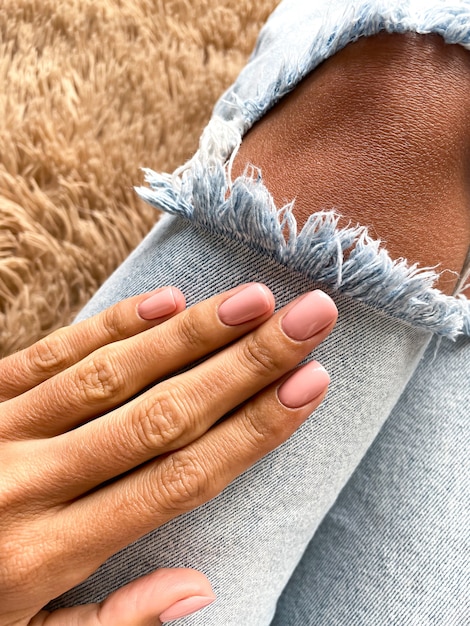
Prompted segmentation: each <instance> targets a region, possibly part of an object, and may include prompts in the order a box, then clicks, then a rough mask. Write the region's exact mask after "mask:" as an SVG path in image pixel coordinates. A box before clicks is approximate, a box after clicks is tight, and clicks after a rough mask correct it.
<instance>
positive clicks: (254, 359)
mask: <svg viewBox="0 0 470 626" xmlns="http://www.w3.org/2000/svg"><path fill="white" fill-rule="evenodd" d="M243 361H244V363H245V364H246V366H247V367H248V368H249V369H250V370H251V371H253V373H254V374H255V375H257V376H270V375H272V374H273V372H276V371H278V370H280V369H281V367H282V359H281V358H280V356H279V355H278V354H277V353H276V350H275V349H273V347H271V346H267V345H264V344H263V343H262V342H261V341H260V340H259V339H257V338H255V337H248V338H247V339H246V341H245V342H244V343H243Z"/></svg>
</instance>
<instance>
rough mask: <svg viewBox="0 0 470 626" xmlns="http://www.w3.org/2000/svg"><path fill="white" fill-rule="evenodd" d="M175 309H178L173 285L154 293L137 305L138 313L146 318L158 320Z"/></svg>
mask: <svg viewBox="0 0 470 626" xmlns="http://www.w3.org/2000/svg"><path fill="white" fill-rule="evenodd" d="M174 311H176V301H175V296H174V295H173V289H172V288H171V287H167V288H166V289H162V290H161V291H158V292H157V293H154V294H153V295H152V296H150V298H147V300H144V301H143V302H141V303H140V304H139V306H138V307H137V313H138V314H139V316H140V317H141V318H142V319H144V320H156V319H158V318H159V317H164V316H165V315H170V313H174Z"/></svg>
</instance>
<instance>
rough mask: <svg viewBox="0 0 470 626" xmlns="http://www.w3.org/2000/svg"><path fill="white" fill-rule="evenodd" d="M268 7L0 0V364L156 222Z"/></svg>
mask: <svg viewBox="0 0 470 626" xmlns="http://www.w3.org/2000/svg"><path fill="white" fill-rule="evenodd" d="M278 2H279V0H236V2H234V1H233V0H1V6H0V85H1V90H0V355H6V354H8V353H10V352H12V351H14V350H17V349H19V348H22V347H24V346H26V345H28V344H30V343H32V342H34V341H35V340H37V339H38V338H40V337H41V336H44V335H45V334H47V333H48V332H50V331H51V330H52V329H54V328H56V327H58V326H60V325H63V324H67V323H69V322H70V320H71V318H72V316H73V315H74V314H75V313H76V312H77V311H78V310H79V309H80V307H81V306H82V305H83V303H84V302H86V300H87V299H88V298H89V297H90V296H91V295H92V294H93V292H94V291H95V290H96V288H97V287H98V286H99V285H100V284H101V283H102V282H103V281H104V280H105V278H106V277H107V276H108V275H109V274H110V273H111V272H112V270H113V269H114V268H115V267H116V266H117V265H118V264H119V263H120V262H121V261H122V260H123V259H124V258H125V257H126V256H127V254H128V253H129V252H130V250H132V249H133V248H134V247H135V246H136V244H137V243H138V242H139V241H140V240H141V239H142V237H143V236H144V234H145V233H146V232H147V231H148V230H149V228H150V227H151V225H152V224H153V223H154V221H155V220H156V219H157V215H156V214H155V212H154V210H153V209H151V208H149V207H148V206H146V205H145V204H144V203H142V202H141V201H139V200H138V199H137V197H136V196H135V194H134V191H133V189H132V186H133V185H135V184H141V182H142V176H141V173H140V172H139V167H141V166H143V165H145V166H150V167H152V168H154V169H158V170H166V171H171V170H173V169H174V168H175V167H176V166H177V165H180V164H181V163H182V162H184V161H185V160H186V159H187V158H188V157H190V156H191V155H192V153H193V152H194V150H195V149H196V147H197V141H198V137H199V134H200V132H201V130H202V128H203V126H204V125H205V123H206V122H207V120H208V118H209V115H210V111H211V108H212V106H213V104H214V102H215V100H216V99H217V97H218V96H219V95H220V94H221V93H222V91H223V90H224V89H225V88H226V87H227V86H228V85H229V84H230V83H231V82H232V81H233V79H234V78H235V76H236V75H237V73H238V72H239V70H240V68H241V67H242V66H243V64H244V62H245V61H246V59H247V56H248V54H249V52H250V51H251V49H252V47H253V45H254V42H255V39H256V36H257V34H258V32H259V29H260V27H261V26H262V24H263V23H264V22H265V20H266V18H267V16H268V15H269V13H270V12H271V11H272V10H273V8H274V7H275V5H276V4H278Z"/></svg>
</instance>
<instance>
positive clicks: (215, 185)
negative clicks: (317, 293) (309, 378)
mask: <svg viewBox="0 0 470 626" xmlns="http://www.w3.org/2000/svg"><path fill="white" fill-rule="evenodd" d="M384 29H385V30H388V31H389V32H404V31H406V30H409V31H415V32H423V33H424V32H437V33H439V34H441V35H442V36H443V37H445V38H446V40H448V41H451V42H454V43H461V44H462V45H465V46H468V45H469V42H470V36H469V33H470V2H468V1H465V2H463V1H461V2H455V3H449V2H445V1H436V0H434V1H432V2H431V1H426V2H418V1H416V2H412V1H409V2H398V1H393V2H385V1H381V2H379V1H377V2H346V0H344V1H342V2H340V1H338V0H334V1H331V2H327V1H326V0H324V1H322V2H315V3H310V2H302V1H301V0H285V1H284V2H283V3H282V4H281V5H280V6H279V8H278V9H277V10H276V11H275V12H274V13H273V15H272V17H271V18H270V20H269V21H268V23H267V25H266V26H265V28H264V29H263V31H262V34H261V36H260V40H259V43H258V45H257V47H256V49H255V52H254V54H253V56H252V59H251V61H250V63H249V64H248V65H247V67H246V68H245V70H244V71H243V72H242V73H241V75H240V78H239V79H238V80H237V82H236V83H235V85H234V86H233V87H232V88H231V89H230V90H229V91H228V92H227V93H226V94H225V95H224V96H223V97H222V98H221V100H220V101H219V103H218V104H217V105H216V108H215V111H214V116H213V118H212V120H211V122H210V123H209V125H208V127H207V128H206V131H205V132H204V134H203V137H202V138H201V145H200V150H199V151H198V153H197V154H196V155H195V156H194V158H193V159H192V160H191V161H190V162H189V163H188V164H186V165H185V166H183V167H182V168H180V169H179V170H178V171H177V172H175V174H174V175H172V176H171V175H167V174H157V173H155V172H151V171H149V170H147V179H148V182H149V183H150V186H151V189H147V188H141V189H139V193H140V195H141V196H142V197H143V198H144V199H146V200H147V201H149V202H151V203H152V204H154V205H155V206H157V207H160V208H162V209H164V210H166V211H168V212H169V213H172V214H173V215H170V216H166V217H165V218H164V219H162V220H161V221H160V222H159V223H158V224H157V225H156V227H155V228H154V229H153V230H152V232H151V233H150V234H149V235H148V236H147V237H146V239H145V240H144V241H143V242H142V244H141V245H140V246H139V247H138V248H137V249H136V250H135V251H134V252H133V253H132V255H131V256H130V257H129V258H128V260H127V261H126V262H125V263H124V264H123V265H122V266H121V267H120V268H119V269H118V270H117V271H116V272H115V273H114V274H113V276H111V278H110V279H109V280H108V281H107V282H106V283H105V285H104V286H103V287H102V288H101V289H100V290H99V291H98V293H97V294H96V295H95V297H94V298H93V299H92V300H91V301H90V303H89V304H88V305H87V307H85V309H84V310H83V311H82V313H81V314H80V316H79V319H83V318H85V317H89V316H91V315H93V314H95V313H97V312H98V311H100V310H102V309H104V308H106V307H107V306H109V305H110V304H112V303H113V302H116V301H118V300H120V299H122V298H125V297H128V296H130V295H134V294H137V293H141V292H143V291H148V290H150V289H153V288H155V287H157V286H162V285H167V284H172V285H176V286H177V287H179V288H180V289H181V290H182V291H183V292H184V294H185V295H186V297H187V301H188V305H191V304H194V303H195V302H198V301H200V300H202V299H204V298H207V297H209V296H211V295H213V294H215V293H219V292H221V291H224V290H225V289H228V288H230V287H233V286H235V285H238V284H240V283H242V282H247V281H253V280H256V281H261V282H264V283H266V284H267V285H268V286H269V287H270V288H271V289H272V290H273V293H274V294H275V296H276V302H277V306H278V307H280V306H282V305H283V304H285V303H287V302H288V301H289V300H291V299H292V298H293V297H295V296H296V295H298V294H300V293H303V292H305V291H307V290H309V289H312V288H315V287H320V288H322V289H324V290H325V291H327V292H328V293H330V294H331V295H332V297H333V298H334V300H335V302H336V304H337V306H338V309H339V321H338V324H337V327H336V328H335V330H334V332H333V333H332V335H331V336H330V337H329V338H328V339H327V340H326V341H325V342H324V343H323V344H322V345H321V346H320V347H319V348H317V349H316V350H315V354H314V355H311V356H310V357H309V358H312V356H314V357H315V358H316V359H318V360H319V361H320V362H321V363H322V364H323V365H324V366H325V367H326V369H327V370H328V372H329V373H330V375H331V378H332V383H331V387H330V392H329V394H328V397H327V399H326V401H325V402H324V403H323V404H322V405H321V406H320V408H319V409H317V411H316V412H315V413H314V414H313V415H312V416H311V417H310V418H309V420H307V422H306V423H305V424H304V425H303V426H302V427H301V428H300V429H299V430H298V431H297V432H296V433H295V434H294V435H293V436H292V437H291V438H290V439H289V440H288V441H287V442H286V443H285V444H284V445H282V446H281V447H279V448H278V449H277V450H275V451H274V452H273V453H271V454H270V455H268V456H267V457H266V458H264V459H262V460H261V461H260V462H259V463H257V464H256V465H255V466H254V467H253V468H251V469H250V470H248V471H247V472H245V473H244V474H243V475H242V476H240V477H239V478H238V479H237V480H236V481H234V483H232V485H230V486H229V487H228V488H227V489H226V490H225V491H224V492H223V493H222V494H220V495H219V496H218V497H217V498H215V499H214V500H212V501H211V502H209V503H207V504H206V505H203V506H202V507H200V508H198V509H197V510H195V511H192V512H190V513H188V514H186V515H183V516H181V517H179V518H177V519H176V520H173V521H171V522H169V523H167V524H165V525H164V526H163V527H161V528H158V529H156V530H155V531H153V532H152V533H150V534H148V535H147V536H145V537H143V538H142V539H140V540H139V541H137V542H135V543H134V544H132V545H131V546H129V547H128V548H126V549H125V550H123V551H121V552H119V553H118V554H116V555H115V556H113V557H112V558H111V559H109V560H108V561H107V562H106V563H105V564H104V565H103V566H102V567H101V568H100V569H99V570H98V572H96V573H95V574H94V575H93V576H91V577H90V578H89V579H88V580H87V581H85V582H84V583H82V584H81V585H79V586H78V587H76V588H75V589H73V590H71V591H70V592H68V593H67V594H65V595H64V596H62V597H61V598H59V599H58V600H56V601H54V602H53V603H52V604H51V608H56V607H60V606H70V605H72V604H79V603H85V602H92V601H97V600H100V599H102V598H104V597H105V596H106V595H108V594H109V593H110V592H111V591H113V590H114V589H116V588H118V587H120V586H122V585H123V584H125V583H126V582H128V581H130V580H132V579H134V578H136V577H138V576H140V575H143V574H145V573H147V572H150V571H152V570H154V569H156V568H158V567H172V566H190V567H194V568H197V569H200V570H201V571H203V572H204V573H205V574H206V575H207V576H208V577H209V579H210V581H211V583H212V585H213V587H214V591H215V593H216V595H217V596H218V600H217V601H216V602H215V603H214V604H213V605H211V606H209V607H208V608H206V609H204V611H202V612H201V613H196V614H195V615H193V616H189V617H186V618H182V619H181V620H179V621H178V624H182V625H186V626H196V625H202V624H204V625H205V626H231V625H234V626H235V625H237V626H238V625H239V624H247V625H249V626H267V625H269V624H275V625H276V626H280V625H281V624H282V625H288V626H290V625H292V626H293V625H294V624H295V625H296V626H297V625H299V626H304V625H309V624H312V625H313V624H325V625H326V624H328V625H332V626H335V625H336V624H341V625H343V624H344V625H348V626H349V625H356V624H357V625H361V626H369V625H370V626H376V625H377V626H379V625H382V624H394V625H395V624H396V625H399V624H400V625H401V624H403V625H404V624H407V625H408V624H420V625H421V624H433V625H434V624H436V625H437V624H446V625H447V624H458V625H459V626H460V625H463V624H465V623H467V622H466V621H464V620H465V619H466V615H465V613H464V611H465V605H464V597H465V592H464V586H463V585H464V581H465V576H466V574H467V579H468V564H467V563H466V557H465V554H466V552H465V550H468V519H467V522H465V517H464V507H465V489H464V482H465V480H466V479H467V477H468V466H466V462H467V456H468V453H467V455H466V456H465V447H466V449H467V450H468V444H469V438H468V428H466V424H465V418H466V416H467V414H468V383H467V382H466V381H467V380H468V373H469V369H468V368H469V362H470V361H469V359H470V356H469V354H470V353H469V350H470V344H469V339H468V337H467V335H468V334H470V308H469V303H468V300H467V299H465V298H464V297H458V298H454V297H448V296H444V295H443V294H441V293H440V292H439V291H437V290H436V289H434V288H433V286H432V284H433V281H434V279H435V275H434V274H433V273H432V272H431V271H421V270H418V269H417V268H414V267H411V268H410V267H407V266H406V264H405V263H403V262H392V261H391V260H390V258H389V257H388V255H387V253H386V252H385V251H384V250H381V249H380V248H379V246H378V244H377V242H374V241H373V240H372V239H371V238H370V237H369V235H368V234H367V231H366V230H365V229H364V228H361V227H358V228H351V229H342V230H341V229H338V228H337V227H336V222H335V219H336V217H335V215H334V213H332V212H329V211H325V212H322V213H317V214H315V215H313V216H312V217H311V219H310V220H309V222H308V223H307V224H306V226H305V227H304V229H303V230H302V232H301V233H299V234H297V233H296V224H295V219H294V216H293V214H292V210H291V206H289V205H288V206H286V207H283V208H281V210H280V211H278V210H277V208H276V207H275V206H274V203H273V201H272V199H271V197H270V195H269V192H268V190H267V189H266V187H265V186H264V184H263V181H262V178H261V176H260V175H259V173H258V172H257V171H256V170H254V171H253V175H252V176H249V175H247V176H242V177H240V178H239V179H237V180H235V181H232V180H231V175H230V167H231V162H232V157H233V155H234V153H235V151H236V149H237V147H238V146H239V145H240V142H241V139H242V136H243V134H244V133H245V132H246V131H247V129H248V128H249V127H250V126H251V125H252V124H253V123H254V122H255V121H256V120H257V119H259V118H260V117H261V116H262V115H263V114H264V113H265V112H266V111H267V110H268V109H269V108H270V107H271V106H272V105H273V104H274V103H275V102H276V101H277V100H279V98H280V97H282V95H284V94H285V93H287V92H288V91H290V90H291V89H293V88H294V87H295V85H296V84H297V83H298V82H299V81H300V80H301V79H302V78H303V77H304V76H305V75H306V74H307V73H308V72H309V71H311V70H313V69H314V68H315V67H316V66H317V65H318V63H320V62H321V61H322V60H323V59H325V58H327V57H328V56H331V55H332V54H334V53H335V52H336V51H337V50H339V49H340V48H342V47H344V46H345V45H347V43H349V42H351V41H354V40H356V39H357V38H358V37H360V36H366V35H370V34H374V33H376V32H378V31H380V30H384ZM255 165H256V164H255ZM226 194H228V196H227V197H226ZM345 252H347V253H348V254H345ZM433 334H434V335H440V336H443V337H444V338H443V339H442V341H441V343H440V346H439V349H438V350H437V352H436V346H435V343H434V342H435V339H432V337H433ZM449 338H451V339H454V340H455V339H456V341H455V343H452V342H451V341H450V339H449ZM428 346H429V348H428ZM427 348H428V350H427V352H426V356H425V358H424V359H423V360H422V357H423V354H424V353H425V351H426V349H427ZM420 361H421V363H420ZM417 368H418V369H417ZM464 368H466V369H464ZM462 388H464V391H462ZM465 398H466V399H467V404H466V405H465V404H462V402H465ZM465 407H467V408H465ZM389 416H390V417H389ZM387 418H388V421H387V423H386V424H385V427H384V428H383V429H382V431H381V428H382V426H383V425H384V423H385V420H387ZM379 431H381V432H380V435H379V436H378V438H377V440H376V441H375V443H374V440H375V439H376V437H377V435H378V434H379ZM371 446H372V447H371ZM449 482H450V483H451V484H449ZM338 496H339V498H338ZM337 498H338V500H337V502H336V503H335V501H336V499H337ZM467 504H468V502H467ZM467 512H468V508H467ZM90 524H93V520H92V519H91V520H90ZM465 546H467V547H465ZM466 570H467V571H466ZM435 572H437V574H435ZM467 595H468V594H467ZM431 596H432V597H431ZM379 604H382V605H383V606H378V605H379ZM276 609H277V613H276ZM386 609H387V610H386ZM428 609H429V610H428Z"/></svg>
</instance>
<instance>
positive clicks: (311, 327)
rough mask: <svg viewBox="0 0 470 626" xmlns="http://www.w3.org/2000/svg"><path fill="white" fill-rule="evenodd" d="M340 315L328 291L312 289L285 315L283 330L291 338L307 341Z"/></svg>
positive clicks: (282, 324) (282, 323)
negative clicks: (327, 293)
mask: <svg viewBox="0 0 470 626" xmlns="http://www.w3.org/2000/svg"><path fill="white" fill-rule="evenodd" d="M337 315H338V309H337V308H336V305H335V303H334V302H333V300H332V299H331V298H330V296H327V295H326V293H324V292H323V291H320V290H319V289H317V290H316V291H311V292H310V293H308V294H307V295H306V296H304V297H303V298H302V299H301V300H299V301H298V302H297V304H296V305H295V306H294V307H293V308H292V309H290V311H289V312H288V313H287V314H286V315H285V316H284V318H283V320H282V322H281V326H282V330H283V331H284V332H285V333H286V335H287V336H288V337H290V338H291V339H296V340H297V341H305V339H310V337H313V335H316V334H317V333H318V332H319V331H320V330H323V329H324V328H325V327H326V326H328V325H329V324H331V322H332V321H333V320H334V319H335V318H336V316H337Z"/></svg>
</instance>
